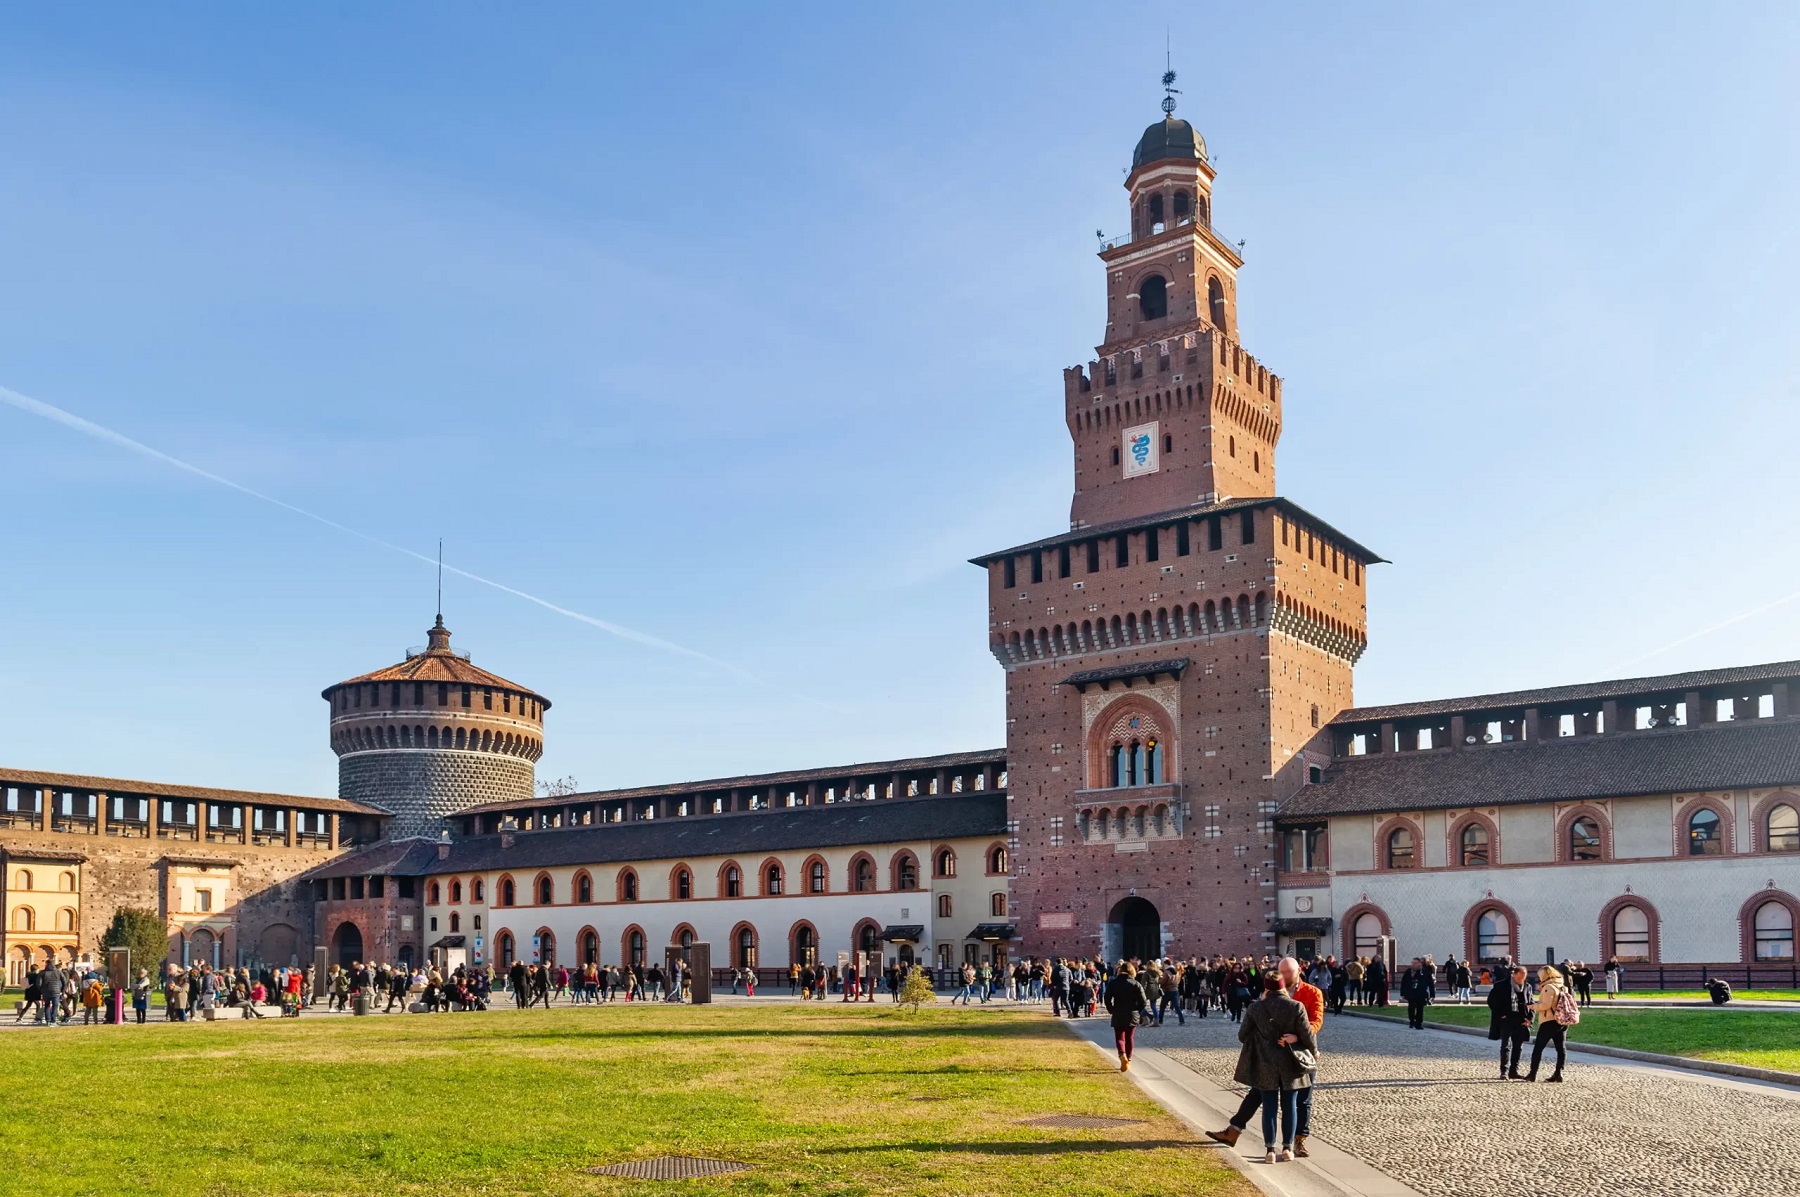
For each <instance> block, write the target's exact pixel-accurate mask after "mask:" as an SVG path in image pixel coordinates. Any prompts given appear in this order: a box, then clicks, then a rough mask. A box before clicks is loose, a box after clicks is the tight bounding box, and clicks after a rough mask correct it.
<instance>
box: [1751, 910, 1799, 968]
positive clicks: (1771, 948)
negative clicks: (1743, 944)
mask: <svg viewBox="0 0 1800 1197" xmlns="http://www.w3.org/2000/svg"><path fill="white" fill-rule="evenodd" d="M1752 927H1753V935H1754V948H1755V952H1754V955H1755V958H1756V959H1757V960H1758V961H1766V960H1792V959H1793V958H1794V912H1793V911H1791V910H1789V909H1788V908H1787V905H1786V904H1785V903H1782V902H1764V903H1763V904H1762V905H1761V906H1758V907H1757V908H1756V915H1755V918H1754V920H1753V922H1752Z"/></svg>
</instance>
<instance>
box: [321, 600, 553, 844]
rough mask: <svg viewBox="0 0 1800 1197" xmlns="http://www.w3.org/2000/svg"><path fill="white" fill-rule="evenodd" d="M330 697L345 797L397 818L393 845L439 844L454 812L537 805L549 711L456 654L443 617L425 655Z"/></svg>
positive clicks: (391, 826)
mask: <svg viewBox="0 0 1800 1197" xmlns="http://www.w3.org/2000/svg"><path fill="white" fill-rule="evenodd" d="M323 697H324V699H325V701H326V702H328V703H330V704H331V748H332V751H333V752H336V753H337V754H338V797H340V798H349V799H352V800H354V801H357V802H368V803H372V804H374V805H375V806H379V807H382V808H383V809H385V810H388V811H391V812H393V816H394V817H393V819H392V820H391V821H390V822H389V823H388V827H387V832H386V834H387V836H388V838H390V839H399V838H403V837H406V836H419V835H425V836H429V835H436V834H437V833H438V831H439V830H441V829H442V828H443V827H445V826H446V820H447V819H448V818H449V817H450V816H451V815H454V814H455V813H456V812H457V811H460V810H463V809H466V808H468V807H471V806H476V805H478V804H480V803H483V802H497V801H501V800H503V799H509V798H529V797H531V796H532V793H533V787H534V782H535V767H536V765H537V759H538V758H539V757H540V756H542V755H544V712H545V711H547V710H549V709H550V704H549V702H547V701H546V700H545V699H544V698H543V696H542V695H540V694H537V693H534V692H533V691H531V690H527V689H526V688H525V687H523V686H520V685H518V684H516V683H514V682H509V681H507V680H506V679H505V678H503V677H496V676H495V675H493V674H491V673H489V672H488V671H487V670H485V669H477V668H476V667H475V666H473V665H471V664H470V663H469V656H468V654H467V653H459V652H456V651H454V650H452V649H451V647H450V632H449V629H447V628H445V627H444V617H443V616H442V615H440V616H438V620H437V624H436V626H434V627H433V628H432V629H431V631H430V633H429V641H428V644H427V646H426V647H425V648H424V649H414V650H412V651H410V652H408V653H407V654H406V660H404V661H402V662H400V663H399V664H398V665H390V666H388V667H387V668H386V669H377V670H376V671H375V672H373V673H365V674H363V675H362V676H361V677H353V678H350V679H349V680H348V681H343V682H339V683H338V684H337V685H335V686H331V687H329V688H327V689H326V690H325V691H324V692H323Z"/></svg>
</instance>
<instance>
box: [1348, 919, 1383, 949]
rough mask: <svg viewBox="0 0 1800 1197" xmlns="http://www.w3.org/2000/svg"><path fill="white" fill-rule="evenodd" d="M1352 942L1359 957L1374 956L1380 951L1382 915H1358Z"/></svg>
mask: <svg viewBox="0 0 1800 1197" xmlns="http://www.w3.org/2000/svg"><path fill="white" fill-rule="evenodd" d="M1352 944H1353V946H1354V947H1355V949H1356V954H1357V955H1358V956H1359V957H1361V956H1373V955H1375V953H1376V952H1378V951H1380V950H1381V916H1379V915H1375V914H1364V915H1360V916H1358V917H1357V920H1356V926H1355V928H1354V930H1353V932H1352Z"/></svg>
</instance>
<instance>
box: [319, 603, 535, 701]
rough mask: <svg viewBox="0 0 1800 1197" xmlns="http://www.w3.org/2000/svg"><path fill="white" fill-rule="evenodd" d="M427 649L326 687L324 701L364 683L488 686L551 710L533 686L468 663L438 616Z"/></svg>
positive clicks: (441, 617)
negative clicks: (450, 683) (346, 687)
mask: <svg viewBox="0 0 1800 1197" xmlns="http://www.w3.org/2000/svg"><path fill="white" fill-rule="evenodd" d="M426 637H427V645H426V648H425V649H424V650H423V651H420V652H412V653H408V654H407V655H406V659H405V660H404V661H401V662H399V663H398V664H394V665H389V666H386V667H385V668H382V669H376V670H373V671H371V672H369V673H361V674H358V675H357V676H355V677H350V678H345V679H344V680H343V681H341V682H338V683H337V684H336V685H331V686H327V687H326V688H325V689H324V690H322V691H320V696H321V697H323V698H329V697H331V692H332V691H333V690H336V689H337V688H338V687H340V686H354V685H358V684H360V683H363V682H455V683H458V684H461V685H468V686H486V687H490V688H492V689H495V690H511V691H512V692H513V693H515V694H525V695H529V696H530V697H532V698H535V699H536V700H537V701H538V703H539V705H540V706H542V707H543V709H544V710H549V709H550V700H549V699H547V698H545V697H544V696H543V695H541V694H539V693H538V692H537V691H536V690H533V689H532V688H531V687H530V686H521V685H520V684H519V683H517V682H513V681H508V680H507V679H505V678H503V677H501V676H500V675H499V674H497V673H489V672H488V671H487V670H485V669H482V668H480V667H478V666H476V665H474V664H472V663H471V662H470V661H469V658H468V657H466V656H464V655H463V654H461V653H459V652H456V651H455V650H454V649H452V648H451V647H450V629H449V628H446V627H445V626H444V617H443V616H442V615H440V616H438V618H437V623H435V624H434V625H432V627H431V630H430V631H429V632H427V633H426Z"/></svg>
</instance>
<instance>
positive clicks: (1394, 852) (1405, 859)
mask: <svg viewBox="0 0 1800 1197" xmlns="http://www.w3.org/2000/svg"><path fill="white" fill-rule="evenodd" d="M1418 863H1419V858H1418V855H1417V852H1416V847H1415V845H1414V844H1413V833H1412V829H1411V828H1410V827H1396V828H1394V830H1392V831H1390V832H1389V833H1388V838H1387V867H1388V868H1390V869H1410V868H1413V867H1415V866H1416V865H1417V864H1418Z"/></svg>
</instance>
